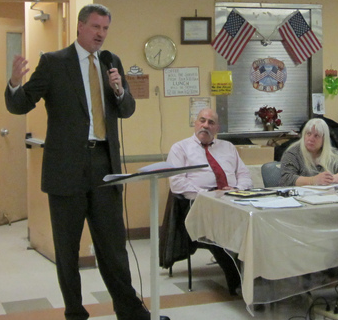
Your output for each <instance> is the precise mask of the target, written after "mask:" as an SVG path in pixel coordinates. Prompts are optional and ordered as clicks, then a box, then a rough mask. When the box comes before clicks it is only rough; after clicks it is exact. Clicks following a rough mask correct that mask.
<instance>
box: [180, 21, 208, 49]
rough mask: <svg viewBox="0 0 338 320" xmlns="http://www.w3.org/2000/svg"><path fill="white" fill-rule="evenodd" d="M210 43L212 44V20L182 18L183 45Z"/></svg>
mask: <svg viewBox="0 0 338 320" xmlns="http://www.w3.org/2000/svg"><path fill="white" fill-rule="evenodd" d="M209 43H211V18H197V17H194V18H192V17H182V18H181V44H209Z"/></svg>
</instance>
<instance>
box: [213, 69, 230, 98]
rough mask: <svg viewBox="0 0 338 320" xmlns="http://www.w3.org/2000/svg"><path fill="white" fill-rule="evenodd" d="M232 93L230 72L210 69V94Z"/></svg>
mask: <svg viewBox="0 0 338 320" xmlns="http://www.w3.org/2000/svg"><path fill="white" fill-rule="evenodd" d="M231 93H232V72H231V71H212V72H211V95H213V96H217V95H222V94H224V95H227V94H231Z"/></svg>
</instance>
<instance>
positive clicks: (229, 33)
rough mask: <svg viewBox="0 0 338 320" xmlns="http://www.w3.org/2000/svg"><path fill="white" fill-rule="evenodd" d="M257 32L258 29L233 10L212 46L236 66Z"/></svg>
mask: <svg viewBox="0 0 338 320" xmlns="http://www.w3.org/2000/svg"><path fill="white" fill-rule="evenodd" d="M255 31H256V28H254V27H253V26H252V25H251V24H250V23H248V22H247V21H246V20H245V19H244V18H243V17H242V16H241V15H240V14H238V13H236V12H235V11H234V10H232V11H231V12H230V14H229V16H228V19H227V21H226V22H225V24H224V26H223V27H222V29H221V31H220V32H219V33H218V35H217V36H216V38H215V39H214V41H213V42H212V43H211V45H212V46H213V47H214V49H215V50H216V51H217V52H218V53H219V54H220V55H221V56H222V57H223V58H224V59H227V60H228V63H229V64H235V62H236V61H237V59H238V57H239V56H240V54H241V53H242V51H243V49H244V48H245V46H246V45H247V43H248V42H249V41H250V39H251V37H252V36H253V34H254V33H255Z"/></svg>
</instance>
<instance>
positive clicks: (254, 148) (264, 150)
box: [236, 144, 275, 165]
mask: <svg viewBox="0 0 338 320" xmlns="http://www.w3.org/2000/svg"><path fill="white" fill-rule="evenodd" d="M236 149H237V152H238V154H239V156H240V158H241V159H242V160H243V162H244V163H245V164H246V165H250V164H264V163H266V162H271V161H274V154H275V148H274V147H269V146H261V145H257V144H253V145H236Z"/></svg>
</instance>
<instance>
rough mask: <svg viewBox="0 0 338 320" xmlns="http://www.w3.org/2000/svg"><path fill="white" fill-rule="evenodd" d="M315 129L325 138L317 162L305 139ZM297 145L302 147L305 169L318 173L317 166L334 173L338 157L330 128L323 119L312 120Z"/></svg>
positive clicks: (304, 129) (305, 127) (306, 125)
mask: <svg viewBox="0 0 338 320" xmlns="http://www.w3.org/2000/svg"><path fill="white" fill-rule="evenodd" d="M313 127H314V129H315V131H316V132H317V133H318V134H319V135H320V136H322V137H323V145H322V148H321V152H320V155H319V157H318V158H317V159H316V161H314V160H313V157H312V154H311V153H310V152H309V151H308V150H307V149H306V147H305V143H304V137H305V135H306V134H307V133H308V132H311V130H312V128H313ZM295 144H298V145H299V146H300V150H301V153H302V156H303V158H304V163H305V167H306V168H307V169H308V170H309V171H310V172H311V171H315V172H316V171H317V170H316V166H317V165H321V166H322V167H323V168H324V170H326V171H329V172H332V173H333V170H334V164H335V163H337V162H338V155H337V153H336V152H335V149H334V148H332V146H331V140H330V131H329V127H328V125H327V124H326V122H325V121H324V120H323V119H319V118H314V119H310V120H309V121H308V122H307V123H306V124H305V126H304V128H303V130H302V137H301V139H300V140H299V141H297V142H296V143H295Z"/></svg>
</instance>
